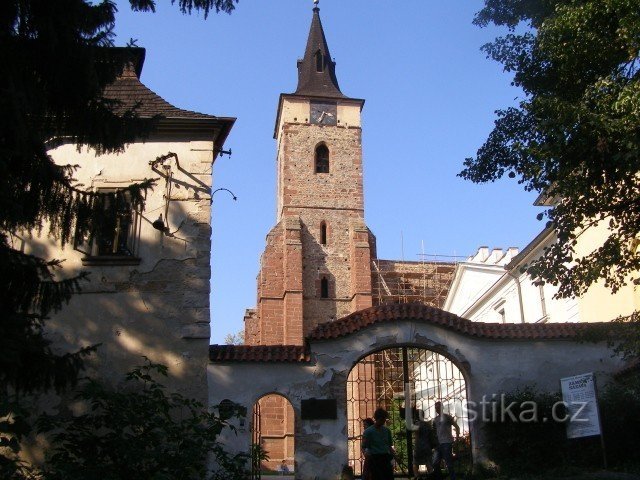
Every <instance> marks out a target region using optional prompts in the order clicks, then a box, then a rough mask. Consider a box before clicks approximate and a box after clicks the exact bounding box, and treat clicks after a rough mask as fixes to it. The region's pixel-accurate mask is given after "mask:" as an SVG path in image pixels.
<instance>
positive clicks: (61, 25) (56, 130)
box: [0, 0, 238, 478]
mask: <svg viewBox="0 0 640 480" xmlns="http://www.w3.org/2000/svg"><path fill="white" fill-rule="evenodd" d="M237 1H238V0H178V1H177V3H178V6H179V8H180V9H181V11H182V12H183V13H190V12H191V11H192V10H194V9H195V10H197V11H202V12H204V14H205V16H206V15H207V14H208V13H209V12H210V11H212V10H215V11H216V12H219V11H225V12H231V11H232V10H233V9H234V5H235V3H237ZM130 3H131V7H132V8H133V9H134V10H141V11H154V9H155V2H154V0H130ZM172 3H175V0H172ZM115 11H116V6H115V3H114V2H113V1H112V0H102V1H92V0H56V1H49V0H5V1H3V2H0V112H2V114H1V115H0V307H1V308H2V317H1V318H0V473H1V475H0V476H2V477H3V478H5V477H6V478H9V476H12V475H13V474H12V470H11V469H13V468H15V462H14V461H13V460H12V459H11V458H10V455H5V452H6V448H9V449H10V450H13V451H16V450H17V449H18V448H19V447H18V443H17V440H19V438H20V437H21V436H22V435H24V434H25V433H27V432H28V425H27V424H26V422H24V417H21V416H20V415H19V413H20V412H24V409H23V407H22V406H21V405H20V402H24V395H25V394H29V393H33V392H42V391H47V390H51V389H55V390H56V391H60V390H62V389H64V388H66V387H68V386H71V385H74V384H75V382H76V380H77V378H78V375H79V373H80V371H81V370H82V360H83V357H84V356H85V355H87V354H89V353H91V352H92V351H93V350H94V347H92V346H87V348H84V349H82V350H80V351H78V352H68V353H64V354H58V353H55V352H54V351H53V350H52V349H51V345H50V342H49V340H47V339H46V338H45V336H44V335H43V328H44V325H45V323H46V319H47V318H48V316H49V315H50V314H51V313H53V312H56V311H57V310H59V309H60V308H62V306H63V304H64V303H65V302H66V301H68V300H69V298H70V297H71V295H73V293H75V292H77V291H78V290H79V288H80V284H81V281H82V279H83V278H84V275H80V276H78V277H75V278H70V279H65V280H56V276H55V271H56V270H57V269H59V268H60V267H61V262H59V261H57V260H55V259H43V258H37V257H34V256H30V255H26V254H24V253H23V252H22V251H21V250H20V248H19V242H18V241H17V240H18V238H17V237H16V235H20V234H28V233H29V232H32V231H38V230H39V229H41V228H42V226H43V224H44V223H45V222H46V223H48V224H49V225H50V227H51V232H52V234H53V235H56V236H57V238H58V240H59V241H60V242H61V243H62V244H65V243H67V242H69V241H70V240H71V239H72V238H73V236H74V235H75V234H76V233H78V234H82V235H87V236H89V237H91V236H93V235H96V234H99V232H100V229H101V226H102V225H104V222H105V220H106V218H108V217H109V214H110V213H111V212H109V211H105V208H104V207H105V203H104V201H103V200H104V197H103V196H101V195H97V194H93V193H91V192H86V191H83V190H81V189H80V188H78V187H77V186H76V185H74V180H73V172H74V170H75V168H76V167H74V166H72V165H68V166H63V167H60V166H58V165H56V164H55V163H54V162H53V160H52V159H51V157H50V156H49V155H48V153H47V147H48V145H50V144H51V143H50V142H52V141H55V140H56V139H61V138H64V139H65V141H70V142H73V143H75V144H77V145H87V146H90V147H92V148H93V149H95V151H96V152H97V153H99V154H100V153H105V152H113V151H118V150H121V149H122V148H123V147H124V146H125V145H126V144H127V143H128V142H131V141H133V140H134V139H135V138H140V137H144V135H146V134H148V133H149V132H150V130H151V129H152V128H153V125H154V122H155V120H156V119H143V118H138V116H137V115H136V109H135V108H133V109H128V110H125V109H123V108H122V107H121V106H119V104H118V103H117V102H114V101H111V100H109V99H107V98H104V97H103V90H104V88H105V86H106V85H108V84H109V83H110V82H112V81H113V80H114V79H115V77H116V76H117V75H118V74H119V73H120V72H122V70H123V68H124V66H125V65H126V64H127V63H128V62H129V61H130V55H129V53H130V52H129V51H128V50H127V49H122V50H119V51H118V52H114V51H113V50H111V49H109V48H107V47H111V46H113V38H114V36H113V27H114V21H115ZM152 183H153V182H151V181H146V182H142V183H140V184H136V185H132V186H130V187H129V188H128V189H126V190H127V195H128V196H129V197H130V199H131V204H132V206H133V207H134V208H135V207H141V206H142V205H143V203H144V192H145V191H146V190H147V189H148V188H151V187H152ZM110 203H111V204H112V207H111V208H116V206H115V202H110ZM5 468H6V469H9V470H3V469H5ZM5 473H6V475H4V474H5Z"/></svg>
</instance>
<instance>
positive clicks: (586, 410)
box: [560, 373, 601, 438]
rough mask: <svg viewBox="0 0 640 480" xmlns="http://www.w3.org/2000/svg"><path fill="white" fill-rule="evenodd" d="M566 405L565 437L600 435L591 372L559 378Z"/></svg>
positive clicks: (593, 379) (594, 388) (593, 381)
mask: <svg viewBox="0 0 640 480" xmlns="http://www.w3.org/2000/svg"><path fill="white" fill-rule="evenodd" d="M560 385H561V388H562V399H563V400H564V403H565V406H566V407H567V415H568V418H567V420H568V422H567V438H581V437H590V436H593V435H600V434H601V431H600V416H599V414H598V399H597V398H596V386H595V378H594V376H593V373H585V374H582V375H576V376H574V377H567V378H561V379H560Z"/></svg>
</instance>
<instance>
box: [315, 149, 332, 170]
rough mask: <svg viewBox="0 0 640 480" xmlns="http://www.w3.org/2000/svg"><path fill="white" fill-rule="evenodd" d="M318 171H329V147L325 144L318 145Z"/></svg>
mask: <svg viewBox="0 0 640 480" xmlns="http://www.w3.org/2000/svg"><path fill="white" fill-rule="evenodd" d="M316 173H329V149H328V148H327V146H326V145H324V144H320V145H318V146H317V147H316Z"/></svg>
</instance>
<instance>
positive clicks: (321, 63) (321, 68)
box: [316, 50, 324, 73]
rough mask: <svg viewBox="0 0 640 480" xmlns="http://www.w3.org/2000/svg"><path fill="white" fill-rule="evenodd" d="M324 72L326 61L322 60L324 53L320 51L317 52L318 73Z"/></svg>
mask: <svg viewBox="0 0 640 480" xmlns="http://www.w3.org/2000/svg"><path fill="white" fill-rule="evenodd" d="M323 71H324V61H323V58H322V52H321V51H320V50H318V51H317V52H316V72H318V73H321V72H323Z"/></svg>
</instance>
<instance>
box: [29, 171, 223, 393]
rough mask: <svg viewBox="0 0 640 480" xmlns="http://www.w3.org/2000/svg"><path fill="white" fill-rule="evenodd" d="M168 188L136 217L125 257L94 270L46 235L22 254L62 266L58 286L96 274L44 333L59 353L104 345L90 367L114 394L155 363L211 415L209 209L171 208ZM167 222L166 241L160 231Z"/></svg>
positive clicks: (181, 203)
mask: <svg viewBox="0 0 640 480" xmlns="http://www.w3.org/2000/svg"><path fill="white" fill-rule="evenodd" d="M180 182H181V184H180V185H179V188H176V186H175V185H174V186H173V187H174V188H176V190H180V189H182V191H186V189H192V191H199V190H201V189H202V187H201V186H200V185H199V184H197V185H185V181H184V178H183V179H181V180H180ZM164 183H165V182H164V181H163V180H160V181H158V184H157V186H156V187H155V189H154V191H153V192H150V194H149V197H150V199H149V200H148V201H147V205H146V208H145V211H143V212H140V213H137V214H136V215H137V217H138V219H137V223H135V224H132V225H131V231H130V235H129V238H128V239H127V241H130V242H131V243H130V245H128V246H129V247H130V251H129V252H128V253H127V254H126V255H125V254H122V253H119V252H118V253H114V254H103V255H98V256H96V257H91V258H93V259H94V261H88V260H87V258H88V257H87V255H86V251H85V252H84V253H83V252H81V251H80V250H81V249H79V248H76V247H74V246H73V245H67V246H65V248H64V249H62V248H61V247H60V245H59V243H57V242H56V241H55V240H54V239H51V238H50V237H47V236H44V235H43V236H40V237H29V238H25V240H24V244H25V251H27V252H28V253H34V254H36V255H39V256H41V257H43V258H47V259H53V258H58V259H60V258H64V259H65V262H64V263H63V266H64V267H65V268H63V269H61V270H60V271H59V275H60V277H61V278H62V277H67V278H68V277H71V276H74V275H77V274H78V273H79V272H80V271H86V272H89V276H88V278H87V280H88V281H86V282H82V292H81V293H80V294H77V295H74V296H73V298H72V299H71V301H70V302H69V304H68V305H66V306H64V307H63V309H62V310H61V311H60V312H58V313H57V314H56V315H54V316H53V317H52V318H51V319H50V320H49V321H48V322H47V324H46V334H47V337H48V338H49V339H50V340H51V341H52V342H53V345H54V349H55V350H56V351H59V352H60V353H63V352H69V351H76V350H78V349H80V348H82V347H86V346H89V345H96V344H100V346H99V347H98V349H97V351H96V353H94V354H93V355H92V356H91V357H90V358H89V359H88V360H87V361H86V366H87V370H86V373H87V376H90V377H97V378H100V379H102V380H105V381H106V382H108V383H111V384H113V385H118V384H119V382H122V381H123V375H124V373H125V372H127V371H129V370H131V369H132V367H134V366H136V365H142V364H143V363H144V359H143V356H145V357H148V358H149V359H150V360H151V361H152V362H156V363H162V364H164V365H166V366H168V367H169V378H167V379H163V381H162V383H163V384H165V385H166V386H167V387H168V388H170V389H172V390H177V391H179V392H180V393H182V394H183V395H186V396H188V397H191V398H195V399H198V400H200V401H201V402H203V403H204V404H205V405H206V403H207V401H206V400H207V380H206V367H207V363H208V347H209V335H210V333H209V322H210V317H209V289H210V276H211V275H210V265H209V261H210V234H211V229H210V225H209V215H210V202H209V199H208V198H204V199H198V198H197V197H196V198H193V197H194V195H185V194H180V195H179V196H176V198H177V199H171V200H170V201H169V202H165V201H164V199H163V198H162V191H165V185H164ZM176 190H174V191H176ZM200 196H202V195H200ZM158 197H160V198H158ZM189 197H190V198H189ZM167 203H168V205H167ZM160 214H162V215H163V221H164V222H165V223H164V224H165V226H166V230H165V231H161V230H158V229H156V228H154V227H153V222H154V221H156V220H157V219H158V217H159V215H160ZM116 241H117V239H116ZM114 243H115V241H114Z"/></svg>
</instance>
